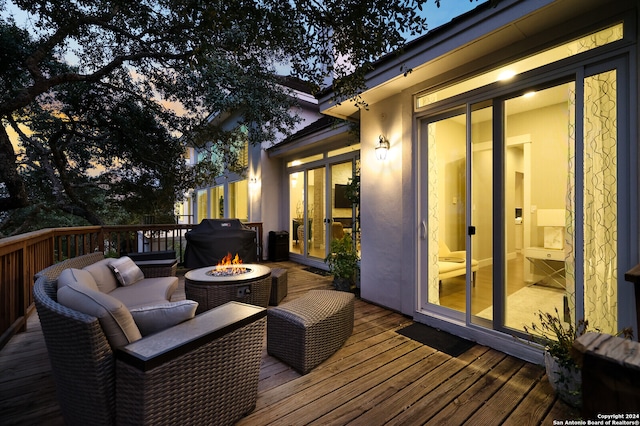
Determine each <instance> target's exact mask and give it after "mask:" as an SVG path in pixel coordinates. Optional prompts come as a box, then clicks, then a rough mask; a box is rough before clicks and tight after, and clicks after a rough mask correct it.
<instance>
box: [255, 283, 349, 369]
mask: <svg viewBox="0 0 640 426" xmlns="http://www.w3.org/2000/svg"><path fill="white" fill-rule="evenodd" d="M353 301H354V296H353V294H352V293H346V292H341V291H335V290H311V291H309V292H308V293H307V294H306V295H304V296H302V297H300V298H298V299H295V300H293V301H291V302H287V303H284V304H282V305H280V306H277V307H274V308H270V309H269V310H268V312H267V351H268V353H269V354H270V355H273V356H274V357H276V358H278V359H280V360H282V361H284V362H285V363H287V364H289V365H290V366H291V367H293V368H294V369H295V370H296V371H298V372H299V373H301V374H307V373H308V372H309V371H311V370H312V369H313V368H315V367H316V366H318V365H319V364H320V363H321V362H322V361H324V360H326V359H327V358H329V357H330V356H331V355H333V353H334V352H335V351H337V350H338V349H340V347H341V346H342V345H344V342H345V341H346V340H347V339H348V338H349V336H351V333H352V332H353Z"/></svg>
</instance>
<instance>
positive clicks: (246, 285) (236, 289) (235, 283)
mask: <svg viewBox="0 0 640 426" xmlns="http://www.w3.org/2000/svg"><path fill="white" fill-rule="evenodd" d="M232 268H242V269H244V272H240V273H229V272H228V271H226V270H227V269H229V270H231V269H232ZM216 270H217V271H220V270H222V271H221V272H216ZM184 290H185V293H186V296H187V299H190V300H195V301H196V302H198V309H197V310H196V313H197V314H199V313H200V312H204V311H208V310H209V309H212V308H215V307H216V306H220V305H223V304H225V303H227V302H230V301H232V300H235V301H237V302H243V303H248V304H251V305H257V306H262V307H264V308H266V307H267V306H268V305H269V296H270V295H271V268H269V267H267V266H264V265H257V264H252V263H247V264H242V265H238V266H236V265H226V266H223V267H222V268H221V267H220V266H218V267H216V266H207V267H205V268H199V269H194V270H192V271H189V272H187V273H186V274H185V275H184Z"/></svg>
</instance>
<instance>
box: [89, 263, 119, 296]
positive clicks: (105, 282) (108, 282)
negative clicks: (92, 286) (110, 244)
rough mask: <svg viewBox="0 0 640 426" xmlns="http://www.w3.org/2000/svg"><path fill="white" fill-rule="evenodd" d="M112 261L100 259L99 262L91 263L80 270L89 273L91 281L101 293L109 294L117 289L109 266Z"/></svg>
mask: <svg viewBox="0 0 640 426" xmlns="http://www.w3.org/2000/svg"><path fill="white" fill-rule="evenodd" d="M112 261H113V259H109V258H107V259H102V260H100V261H99V262H96V263H93V264H91V265H89V266H85V267H84V268H82V269H83V270H85V271H89V272H90V273H91V275H93V279H94V280H95V282H96V284H97V285H98V289H100V291H101V292H103V293H110V292H111V291H113V290H114V289H115V288H116V287H118V281H117V280H116V276H115V275H114V273H113V271H112V270H111V267H110V266H109V264H110V263H111V262H112Z"/></svg>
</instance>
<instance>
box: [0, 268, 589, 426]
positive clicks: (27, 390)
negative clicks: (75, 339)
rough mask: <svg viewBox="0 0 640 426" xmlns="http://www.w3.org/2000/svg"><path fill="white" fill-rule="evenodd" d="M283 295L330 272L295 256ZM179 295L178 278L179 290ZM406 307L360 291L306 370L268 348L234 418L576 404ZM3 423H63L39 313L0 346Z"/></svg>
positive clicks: (541, 377)
mask: <svg viewBox="0 0 640 426" xmlns="http://www.w3.org/2000/svg"><path fill="white" fill-rule="evenodd" d="M268 265H269V266H271V267H274V268H275V267H284V268H287V269H288V271H289V275H288V285H289V291H288V295H287V297H286V298H285V299H284V300H283V301H282V302H281V303H285V302H287V301H289V300H293V299H295V298H297V297H300V296H301V295H302V294H304V293H306V292H307V291H309V290H311V289H316V288H320V289H327V288H331V278H330V277H325V276H321V275H318V274H314V273H312V272H308V271H304V270H303V266H302V265H298V264H296V263H293V262H278V263H268ZM180 298H184V280H183V279H182V278H181V280H180V286H179V289H178V291H177V293H176V295H175V299H176V300H177V299H180ZM411 323H412V320H411V319H410V318H408V317H406V316H404V315H401V314H399V313H396V312H392V311H390V310H388V309H385V308H382V307H380V306H377V305H374V304H371V303H367V302H366V301H363V300H360V299H357V300H356V303H355V321H354V331H353V334H352V335H351V337H349V339H348V340H347V342H346V343H345V345H344V346H343V347H342V348H341V349H340V350H338V351H337V352H336V353H335V354H334V355H333V356H331V357H330V358H329V359H327V360H326V361H325V362H323V363H322V364H321V365H320V366H318V367H316V368H315V369H314V370H313V371H311V372H310V373H309V374H307V375H305V376H301V375H300V374H299V373H297V372H295V371H294V370H293V369H291V368H290V367H288V366H287V365H286V364H284V363H282V362H280V361H279V360H277V359H276V358H274V357H271V356H269V355H268V354H267V351H266V340H265V349H264V350H263V359H262V364H261V370H260V381H259V384H258V401H257V403H256V408H255V410H254V411H253V412H252V413H250V414H249V415H248V416H247V417H245V418H243V419H241V420H240V421H239V422H238V425H251V426H254V425H268V424H270V425H307V424H313V425H345V424H353V425H367V426H371V425H374V426H375V425H379V424H389V425H414V424H416V425H417V424H420V425H422V424H433V425H443V424H450V425H462V424H469V425H476V424H483V425H499V424H513V425H551V424H553V420H563V419H576V418H578V417H579V413H578V412H577V411H576V410H575V409H572V408H570V407H568V406H567V405H565V404H564V403H563V402H561V401H559V400H558V399H557V398H556V397H555V396H554V394H553V390H552V389H551V386H550V385H549V383H548V381H547V378H546V376H545V374H544V368H543V367H541V366H537V365H533V364H530V363H527V362H524V361H521V360H519V359H517V358H514V357H511V356H508V355H506V354H504V353H502V352H499V351H495V350H493V349H490V348H487V347H484V346H481V345H475V346H473V347H472V348H471V349H469V350H467V351H466V352H465V353H463V354H461V355H460V356H458V357H452V356H450V355H448V354H445V353H443V352H439V351H437V350H435V349H433V348H431V347H429V346H427V345H423V344H421V343H418V342H415V341H413V340H411V339H409V338H407V337H404V336H401V335H399V334H398V333H396V331H397V330H398V329H400V328H402V327H404V326H406V325H409V324H411ZM0 419H2V420H0V423H2V424H3V425H35V424H37V425H53V426H56V425H62V424H64V422H63V419H62V415H61V412H60V408H59V405H58V402H57V399H56V394H55V386H54V382H53V377H52V374H51V369H50V365H49V360H48V358H47V351H46V346H45V344H44V339H43V337H42V330H41V328H40V323H39V320H38V316H37V314H34V315H32V316H31V317H30V318H29V320H28V324H27V331H26V332H24V333H20V334H18V335H16V336H14V337H13V338H12V339H11V341H10V342H9V343H8V344H7V345H6V346H5V347H4V348H2V350H0Z"/></svg>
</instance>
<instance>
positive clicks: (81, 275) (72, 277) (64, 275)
mask: <svg viewBox="0 0 640 426" xmlns="http://www.w3.org/2000/svg"><path fill="white" fill-rule="evenodd" d="M69 283H78V284H82V285H84V286H86V287H87V288H90V289H91V290H95V291H100V289H98V285H97V284H96V281H95V280H94V279H93V275H91V274H90V273H89V271H84V270H82V269H76V268H68V269H65V270H64V271H62V272H61V273H60V276H59V277H58V290H60V289H61V288H62V287H64V286H65V285H68V284H69Z"/></svg>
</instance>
